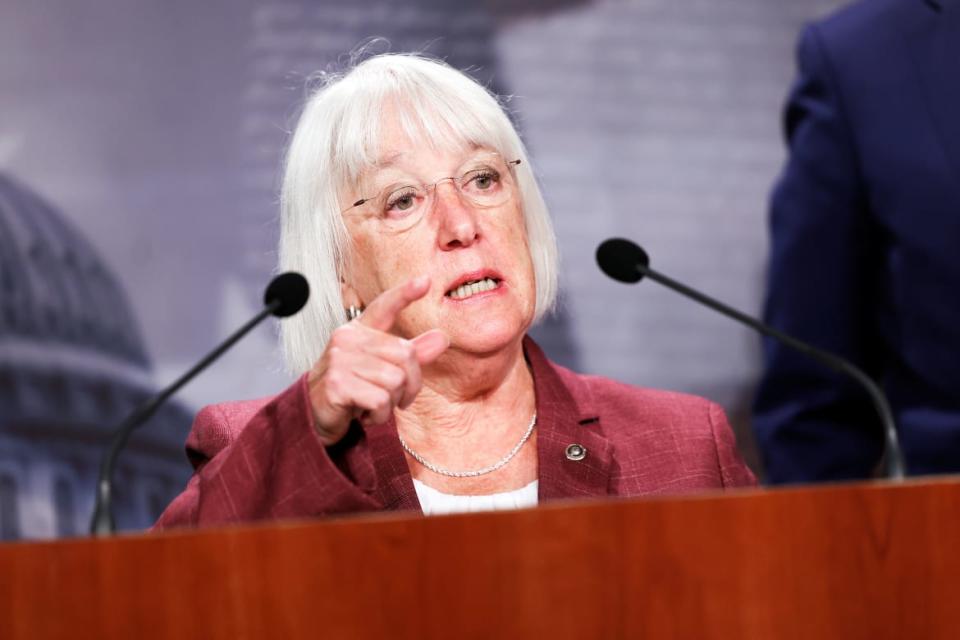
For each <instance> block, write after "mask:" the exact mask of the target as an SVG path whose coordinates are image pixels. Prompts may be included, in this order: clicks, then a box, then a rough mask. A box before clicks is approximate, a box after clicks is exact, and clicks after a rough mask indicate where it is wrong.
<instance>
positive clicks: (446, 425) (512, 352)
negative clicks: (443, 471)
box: [397, 341, 536, 450]
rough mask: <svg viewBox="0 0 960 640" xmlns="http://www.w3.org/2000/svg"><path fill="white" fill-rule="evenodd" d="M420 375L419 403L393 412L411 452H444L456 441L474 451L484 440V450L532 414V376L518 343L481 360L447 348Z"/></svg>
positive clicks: (533, 403) (514, 429)
mask: <svg viewBox="0 0 960 640" xmlns="http://www.w3.org/2000/svg"><path fill="white" fill-rule="evenodd" d="M423 375H424V384H423V388H422V389H421V391H420V394H419V395H418V396H417V399H416V400H415V401H414V402H413V404H412V405H410V406H409V407H408V408H407V409H405V410H399V411H397V426H398V428H399V429H401V433H402V434H403V436H404V438H405V439H406V440H407V442H408V443H409V444H410V445H411V446H414V448H416V445H420V446H421V448H433V447H437V446H440V447H444V448H448V447H450V446H451V445H452V444H453V443H454V442H457V441H461V442H462V443H463V445H465V446H472V445H473V444H474V443H475V442H476V441H477V440H478V439H479V438H482V439H483V440H484V442H486V444H487V446H485V447H484V449H488V448H489V446H490V444H493V443H495V442H496V441H498V440H499V439H500V438H501V437H507V438H512V437H513V435H515V434H516V433H518V429H519V432H522V430H523V427H524V426H525V425H526V423H527V421H529V419H530V418H531V417H532V416H533V413H534V411H535V407H536V400H535V396H534V389H533V375H532V374H531V373H530V369H529V367H528V365H527V362H526V359H525V358H524V355H523V346H522V343H521V342H520V341H517V342H516V343H515V345H514V346H511V348H510V349H506V350H503V351H501V352H497V353H494V354H490V355H484V356H479V357H478V356H476V355H475V354H466V353H462V352H458V351H456V350H455V349H451V351H450V352H448V353H447V354H445V355H444V357H443V358H441V360H440V361H438V362H437V363H436V364H435V365H434V366H431V367H428V368H426V369H425V370H424V372H423ZM455 448H458V447H455ZM495 450H496V449H495Z"/></svg>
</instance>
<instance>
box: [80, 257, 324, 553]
mask: <svg viewBox="0 0 960 640" xmlns="http://www.w3.org/2000/svg"><path fill="white" fill-rule="evenodd" d="M309 297H310V285H308V284H307V279H306V278H304V277H303V276H302V275H300V274H299V273H295V272H293V271H290V272H287V273H282V274H280V275H278V276H277V277H275V278H274V279H273V280H271V281H270V284H269V285H268V286H267V290H266V291H265V292H264V294H263V310H262V311H260V313H258V314H257V315H255V316H254V317H253V318H252V319H251V320H250V321H249V322H247V323H246V324H245V325H243V326H242V327H240V329H238V330H237V331H236V332H235V333H234V334H233V335H231V336H230V337H229V338H227V339H226V340H224V341H223V343H222V344H220V346H218V347H217V348H216V349H214V350H213V351H211V352H210V353H208V354H207V355H206V356H205V357H204V358H203V360H201V361H200V362H198V363H197V364H196V365H194V367H193V368H192V369H190V370H189V371H187V372H186V373H185V374H183V375H182V376H180V378H178V379H177V380H176V381H174V383H173V384H171V385H170V386H169V387H167V388H166V389H164V390H163V391H161V392H160V393H158V394H156V395H155V396H153V397H152V398H149V399H148V400H147V401H146V402H144V403H143V404H141V405H140V406H139V407H137V409H136V410H134V412H133V413H131V414H130V415H129V416H127V418H126V420H124V421H123V422H122V423H121V424H120V426H119V427H117V429H116V430H115V431H114V433H113V440H112V441H111V442H110V447H109V448H108V449H107V451H106V453H105V454H104V456H103V458H102V459H101V460H100V476H99V479H98V480H97V495H96V504H95V505H94V508H93V519H92V520H91V522H90V533H91V534H93V535H96V536H106V535H110V534H112V533H113V532H114V531H116V523H115V521H114V519H113V509H112V500H113V469H114V467H115V466H116V462H117V457H118V456H119V455H120V451H121V450H122V449H123V447H124V446H125V445H126V444H127V440H128V439H129V438H130V434H131V433H133V431H134V429H136V428H138V427H140V426H141V425H143V423H144V422H146V421H147V420H149V419H150V416H152V415H153V414H154V413H155V412H156V410H157V409H159V408H160V405H162V404H163V403H164V402H165V401H166V400H167V398H169V397H170V396H172V395H173V394H174V393H176V392H177V390H179V389H180V387H182V386H183V385H185V384H186V383H188V382H190V380H192V379H193V377H194V376H196V375H197V374H198V373H200V372H201V371H203V370H204V369H206V368H207V367H208V366H209V365H210V364H211V363H212V362H213V361H214V360H216V359H217V358H219V357H220V356H221V355H223V353H224V352H225V351H226V350H227V349H229V348H230V347H232V346H233V345H234V344H235V343H236V342H237V341H238V340H240V338H242V337H243V336H245V335H247V333H249V332H250V330H251V329H253V328H254V327H256V326H257V325H258V324H260V323H261V322H262V321H263V319H264V318H266V317H267V316H270V315H273V316H276V317H278V318H286V317H288V316H292V315H293V314H295V313H297V312H298V311H300V309H302V308H303V305H305V304H306V303H307V298H309Z"/></svg>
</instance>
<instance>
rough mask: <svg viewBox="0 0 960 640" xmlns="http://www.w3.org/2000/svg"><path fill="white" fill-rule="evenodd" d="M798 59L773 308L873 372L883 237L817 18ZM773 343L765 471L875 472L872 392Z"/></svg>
mask: <svg viewBox="0 0 960 640" xmlns="http://www.w3.org/2000/svg"><path fill="white" fill-rule="evenodd" d="M797 58H798V64H799V76H798V80H797V81H796V83H795V86H794V88H793V90H792V93H791V95H790V97H789V100H788V104H787V108H786V113H785V128H786V136H787V142H788V150H789V156H788V160H787V163H786V166H785V168H784V170H783V173H782V175H781V177H780V180H779V182H778V184H777V186H776V188H775V190H774V193H773V196H772V200H771V207H770V234H771V255H770V263H769V272H768V280H767V293H766V302H765V311H764V313H765V318H766V321H767V322H768V323H770V324H771V325H773V326H774V327H776V328H778V329H781V330H782V331H785V332H787V333H790V334H793V335H795V336H797V337H799V338H801V339H803V340H807V341H809V342H811V343H813V344H815V345H817V346H819V347H821V348H824V349H827V350H829V351H833V352H835V353H839V354H840V355H843V356H844V357H846V358H848V359H850V360H852V361H853V362H855V363H857V364H858V365H859V366H860V367H861V368H863V369H865V370H866V371H867V372H868V373H870V372H871V370H873V369H875V367H876V358H875V356H876V355H877V351H878V349H877V344H876V342H877V341H876V339H875V329H874V327H873V326H872V322H873V318H874V317H875V314H873V313H872V312H871V310H872V309H873V308H874V304H875V302H874V299H873V298H874V296H875V293H874V291H875V289H874V287H875V285H876V279H877V277H878V274H879V273H880V272H881V267H880V266H879V259H878V255H877V252H878V251H879V247H880V246H882V241H881V239H880V236H879V230H878V229H877V228H876V225H875V223H873V222H872V221H871V215H870V208H869V201H868V197H867V195H866V193H865V188H864V186H863V180H862V176H861V174H860V163H859V159H858V155H857V141H856V139H855V133H854V131H853V130H852V129H851V126H850V124H849V123H850V119H849V118H848V114H847V113H846V111H845V104H844V99H843V95H842V87H841V84H840V82H839V81H838V78H837V76H836V74H835V71H834V66H833V64H832V61H831V58H830V55H829V52H828V49H827V47H826V46H825V45H824V41H823V39H822V35H821V32H820V31H819V29H818V27H817V26H816V25H813V26H810V27H808V28H807V29H806V30H805V31H804V33H803V35H802V36H801V39H800V43H799V47H798V53H797ZM877 72H879V73H882V72H883V71H882V70H881V69H877ZM764 352H765V372H764V375H763V377H762V380H761V383H760V386H759V389H758V392H757V396H756V399H755V403H754V420H753V425H754V429H755V432H756V436H757V443H758V446H759V448H760V450H761V453H762V455H763V458H764V462H765V467H766V472H767V476H768V479H769V480H770V481H771V482H806V481H814V480H827V479H843V478H856V477H865V476H867V475H869V473H870V470H871V469H872V467H873V466H874V465H875V464H876V461H877V459H878V458H879V457H880V453H881V448H882V438H881V430H880V427H879V426H878V424H877V418H876V415H875V413H874V411H873V409H872V406H871V404H870V403H869V399H868V397H867V395H866V394H865V392H864V391H863V390H861V389H860V388H859V387H858V386H857V385H856V384H854V383H853V382H851V381H848V379H847V378H845V377H842V376H839V375H837V374H834V373H832V372H831V371H829V370H827V369H826V368H825V367H823V366H822V365H820V364H818V363H816V362H814V361H812V360H811V359H809V358H806V357H804V356H802V355H799V354H796V353H795V352H793V351H791V350H788V349H786V348H785V347H783V346H782V345H780V344H779V343H777V342H774V341H771V340H768V341H766V342H765V344H764Z"/></svg>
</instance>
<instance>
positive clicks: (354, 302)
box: [340, 276, 363, 309]
mask: <svg viewBox="0 0 960 640" xmlns="http://www.w3.org/2000/svg"><path fill="white" fill-rule="evenodd" d="M340 295H341V296H342V297H343V307H344V308H345V309H349V308H350V307H356V308H357V309H363V300H361V299H360V294H358V293H357V292H356V290H355V289H354V288H353V287H351V286H350V285H349V284H347V281H346V280H344V279H343V276H340Z"/></svg>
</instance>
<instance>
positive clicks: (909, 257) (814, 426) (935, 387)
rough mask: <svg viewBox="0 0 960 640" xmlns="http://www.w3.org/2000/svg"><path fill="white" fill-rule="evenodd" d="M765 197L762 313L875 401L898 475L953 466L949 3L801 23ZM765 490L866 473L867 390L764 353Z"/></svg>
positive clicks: (959, 41) (958, 50) (958, 417)
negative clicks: (884, 398) (897, 457)
mask: <svg viewBox="0 0 960 640" xmlns="http://www.w3.org/2000/svg"><path fill="white" fill-rule="evenodd" d="M798 60H799V76H798V80H797V82H796V84H795V86H794V88H793V91H792V94H791V96H790V98H789V102H788V105H787V109H786V117H785V125H786V134H787V140H788V144H789V159H788V161H787V164H786V167H785V169H784V171H783V174H782V177H781V179H780V182H779V184H778V185H777V187H776V190H775V192H774V194H773V199H772V205H771V222H770V224H771V233H772V254H771V258H770V267H769V282H768V292H767V298H766V311H765V313H766V320H767V321H768V322H770V323H771V324H773V325H774V326H776V327H777V328H779V329H782V330H784V331H786V332H788V333H792V334H794V335H796V336H798V337H799V338H801V339H804V340H808V341H810V342H811V343H813V344H815V345H817V346H819V347H822V348H824V349H828V350H830V351H833V352H835V353H838V354H840V355H842V356H844V357H846V358H849V359H850V360H852V361H853V362H854V363H856V364H857V365H858V366H860V367H861V368H863V369H864V370H865V371H866V372H867V373H868V374H869V375H871V377H873V378H874V379H875V380H877V381H878V382H879V383H880V384H881V385H882V387H883V388H884V390H885V391H886V393H887V394H888V396H889V399H890V402H891V405H892V408H893V412H894V417H895V420H896V422H897V425H898V430H899V433H900V438H901V443H902V446H903V448H904V454H905V457H906V463H907V471H908V473H910V474H913V475H917V474H930V473H945V472H957V471H960V1H958V0H864V1H861V2H858V3H856V4H854V5H852V6H849V7H847V8H845V9H843V10H841V11H840V12H838V13H836V14H834V15H832V16H830V17H828V18H827V19H825V20H823V21H821V22H818V23H815V24H812V25H810V26H809V27H807V29H806V30H805V31H804V32H803V35H802V36H801V39H800V44H799V48H798ZM754 414H755V415H754V425H755V428H756V434H757V438H758V443H759V446H760V448H761V451H762V455H763V457H764V462H765V465H766V472H767V476H768V478H769V480H770V481H771V482H775V483H778V482H804V481H818V480H841V479H852V478H864V477H867V476H869V475H871V473H872V472H873V470H874V468H875V467H876V464H877V461H878V460H879V458H880V456H881V452H882V447H883V438H882V433H883V430H882V427H881V423H880V420H879V418H878V416H877V414H876V411H875V410H874V409H873V406H872V405H871V403H870V399H869V397H868V396H867V394H866V393H865V392H864V391H863V390H862V389H861V388H860V387H859V386H858V385H856V384H855V383H853V382H851V381H848V380H846V379H843V378H841V377H840V376H836V375H833V374H832V373H831V372H830V371H828V370H825V369H824V367H822V366H821V365H819V364H817V363H816V362H813V361H811V360H809V359H807V358H805V357H802V356H799V355H797V354H795V353H791V352H789V351H788V350H786V349H785V348H783V347H782V346H781V345H779V344H775V343H768V344H767V345H766V371H765V374H764V376H763V379H762V382H761V385H760V388H759V391H758V395H757V398H756V401H755V405H754Z"/></svg>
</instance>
